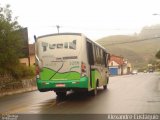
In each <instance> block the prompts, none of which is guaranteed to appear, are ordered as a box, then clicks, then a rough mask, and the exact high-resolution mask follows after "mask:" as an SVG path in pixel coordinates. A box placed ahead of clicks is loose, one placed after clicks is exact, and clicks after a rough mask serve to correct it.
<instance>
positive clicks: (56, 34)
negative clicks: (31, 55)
mask: <svg viewBox="0 0 160 120" xmlns="http://www.w3.org/2000/svg"><path fill="white" fill-rule="evenodd" d="M58 35H77V36H84V37H85V38H87V40H88V41H89V42H92V43H94V44H96V45H97V46H99V47H101V48H102V49H103V50H104V51H105V52H106V53H107V50H106V49H105V48H104V47H103V46H101V45H100V44H98V43H97V42H94V41H92V40H90V39H89V38H88V37H86V36H85V35H84V34H82V33H69V32H68V33H54V34H47V35H42V36H38V37H37V39H39V38H43V37H49V36H58Z"/></svg>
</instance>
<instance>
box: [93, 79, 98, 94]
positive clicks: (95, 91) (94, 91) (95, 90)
mask: <svg viewBox="0 0 160 120" xmlns="http://www.w3.org/2000/svg"><path fill="white" fill-rule="evenodd" d="M97 86H98V82H96V87H95V89H94V90H92V96H96V95H97Z"/></svg>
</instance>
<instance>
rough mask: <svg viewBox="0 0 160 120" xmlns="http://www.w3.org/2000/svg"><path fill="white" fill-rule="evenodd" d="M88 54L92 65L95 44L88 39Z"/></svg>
mask: <svg viewBox="0 0 160 120" xmlns="http://www.w3.org/2000/svg"><path fill="white" fill-rule="evenodd" d="M87 56H88V62H89V64H90V65H94V56H93V46H92V43H90V42H88V41H87Z"/></svg>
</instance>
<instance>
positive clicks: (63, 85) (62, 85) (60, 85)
mask: <svg viewBox="0 0 160 120" xmlns="http://www.w3.org/2000/svg"><path fill="white" fill-rule="evenodd" d="M56 87H65V84H56Z"/></svg>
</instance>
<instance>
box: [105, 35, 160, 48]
mask: <svg viewBox="0 0 160 120" xmlns="http://www.w3.org/2000/svg"><path fill="white" fill-rule="evenodd" d="M158 38H160V37H153V38H145V39H139V40H132V41H128V42H118V43H111V44H107V45H106V46H111V45H117V44H128V43H136V42H143V41H149V40H153V39H158Z"/></svg>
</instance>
